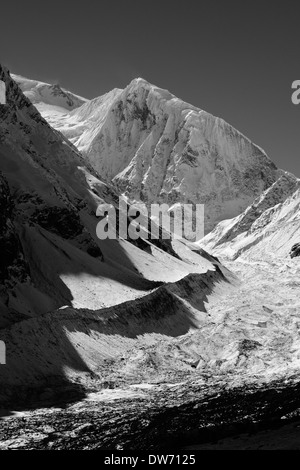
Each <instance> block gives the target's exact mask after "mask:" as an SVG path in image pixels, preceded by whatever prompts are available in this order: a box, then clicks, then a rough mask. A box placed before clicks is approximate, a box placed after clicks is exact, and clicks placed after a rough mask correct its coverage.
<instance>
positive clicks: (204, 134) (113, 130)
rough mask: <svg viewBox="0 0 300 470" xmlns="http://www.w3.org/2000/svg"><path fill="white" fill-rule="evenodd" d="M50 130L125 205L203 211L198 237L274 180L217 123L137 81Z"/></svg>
mask: <svg viewBox="0 0 300 470" xmlns="http://www.w3.org/2000/svg"><path fill="white" fill-rule="evenodd" d="M51 124H52V125H53V126H54V127H56V128H57V129H59V130H60V131H61V132H62V133H64V134H65V135H66V136H67V137H68V138H69V139H70V140H71V141H72V142H73V143H74V144H75V145H76V146H77V147H78V148H79V150H80V151H81V152H82V153H83V154H84V155H85V156H86V157H87V159H88V161H89V162H90V163H91V164H92V166H93V167H94V168H95V169H96V170H97V171H98V172H99V174H100V175H101V176H102V177H103V178H105V179H106V180H109V181H111V180H112V181H113V183H114V184H115V186H116V187H117V188H118V190H119V191H120V192H122V193H125V194H126V195H127V196H128V197H129V198H130V199H131V200H136V201H140V200H141V201H144V202H146V203H148V204H151V203H153V202H165V203H168V204H171V205H172V204H174V203H191V204H196V203H200V204H201V203H202V204H205V222H206V223H205V229H206V232H208V231H210V230H211V229H212V228H213V227H214V226H215V225H216V223H218V222H219V221H220V220H224V219H228V218H230V217H234V216H236V215H238V214H240V213H241V212H242V211H243V210H244V209H246V207H247V206H248V205H249V204H251V203H252V201H253V200H254V199H255V198H256V197H257V196H259V195H260V194H261V193H262V192H263V191H264V190H266V189H267V188H268V187H269V186H270V185H272V184H273V183H274V181H275V180H276V179H277V178H278V170H277V168H276V166H275V164H274V163H272V161H271V160H270V159H269V158H268V156H267V155H266V154H265V152H264V151H263V150H262V149H260V148H259V147H258V146H256V145H254V144H253V143H252V142H251V141H250V140H249V139H248V138H247V137H245V136H244V135H242V134H241V133H240V132H238V131H237V130H236V129H234V128H233V127H232V126H231V125H229V124H227V123H226V122H225V121H224V120H223V119H220V118H217V117H215V116H213V115H211V114H209V113H207V112H205V111H203V110H201V109H198V108H196V107H195V106H192V105H190V104H188V103H185V102H184V101H182V100H180V99H178V98H176V97H175V96H174V95H172V94H171V93H169V92H168V91H166V90H163V89H161V88H158V87H156V86H154V85H151V84H150V83H148V82H147V81H146V80H143V79H141V78H138V79H135V80H133V81H132V82H131V83H130V84H129V86H128V87H127V88H125V89H124V90H119V89H116V90H113V91H112V92H110V93H108V94H106V95H104V96H102V97H100V98H96V99H95V100H92V101H90V102H88V103H86V104H84V105H83V106H82V107H80V108H77V109H75V110H73V111H72V112H70V113H69V114H68V115H65V116H60V117H59V119H53V120H52V121H51Z"/></svg>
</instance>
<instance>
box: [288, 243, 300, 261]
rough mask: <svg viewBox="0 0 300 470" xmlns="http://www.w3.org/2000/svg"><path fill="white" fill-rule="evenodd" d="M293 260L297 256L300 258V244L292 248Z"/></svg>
mask: <svg viewBox="0 0 300 470" xmlns="http://www.w3.org/2000/svg"><path fill="white" fill-rule="evenodd" d="M290 256H291V258H295V257H296V256H300V243H296V244H295V245H293V246H292V248H291V251H290Z"/></svg>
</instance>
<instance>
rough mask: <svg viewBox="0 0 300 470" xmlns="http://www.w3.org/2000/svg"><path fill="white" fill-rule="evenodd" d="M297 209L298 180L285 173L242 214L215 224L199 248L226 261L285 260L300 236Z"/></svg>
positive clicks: (298, 204)
mask: <svg viewBox="0 0 300 470" xmlns="http://www.w3.org/2000/svg"><path fill="white" fill-rule="evenodd" d="M299 209H300V180H299V179H298V178H296V177H295V176H293V175H292V174H290V173H287V172H286V173H284V174H283V175H282V176H281V177H280V178H279V179H278V180H277V181H276V182H275V183H274V184H273V185H272V186H271V187H270V188H268V189H267V190H266V191H265V192H264V193H263V194H262V195H261V196H260V197H258V198H257V199H256V200H255V201H254V202H253V204H251V205H250V206H249V207H248V208H247V209H246V210H245V211H244V212H243V213H242V214H240V215H239V216H237V217H235V218H233V219H231V220H225V221H223V222H221V223H220V224H218V225H217V226H216V227H215V229H214V230H213V231H212V232H211V233H209V234H208V235H207V236H206V237H205V238H204V239H202V240H201V241H200V242H199V245H200V246H201V247H203V248H205V249H207V250H209V251H210V252H212V253H216V254H218V255H224V256H227V257H229V258H237V257H238V256H239V255H241V254H249V256H255V257H265V256H267V257H270V256H278V255H279V254H281V255H283V256H287V255H288V253H289V251H290V249H291V247H292V245H293V243H295V242H296V241H297V239H298V238H299V236H300V212H299ZM297 237H298V238H297Z"/></svg>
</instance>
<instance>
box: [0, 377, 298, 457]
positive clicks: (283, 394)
mask: <svg viewBox="0 0 300 470" xmlns="http://www.w3.org/2000/svg"><path fill="white" fill-rule="evenodd" d="M211 381H213V380H212V378H210V379H209V380H208V381H207V383H206V385H202V386H199V385H198V384H197V383H193V382H192V381H190V382H188V383H186V384H184V385H181V386H180V387H168V386H163V385H160V386H156V387H154V388H152V389H147V390H145V391H144V392H143V397H139V398H134V397H132V398H122V399H113V400H109V401H105V400H104V401H102V402H101V401H100V402H99V401H97V400H93V399H89V400H84V401H81V402H77V403H74V404H72V405H70V406H67V407H64V408H63V407H60V406H59V404H57V405H56V408H54V409H51V408H49V409H45V408H41V409H37V410H35V411H34V410H32V411H29V410H28V411H26V412H25V413H23V416H20V417H13V416H11V417H7V418H5V420H3V421H0V440H1V443H0V449H1V450H6V449H12V448H22V449H40V450H46V449H53V450H63V449H64V450H66V449H70V450H71V449H76V450H93V449H94V450H96V449H97V450H101V449H105V450H107V449H111V450H131V451H147V452H149V451H152V450H155V451H158V450H175V449H176V450H177V451H178V449H182V448H184V447H185V446H188V445H190V446H191V445H192V444H196V445H199V444H204V443H210V442H215V443H216V442H217V441H218V440H220V439H224V438H225V437H228V436H237V435H240V434H242V433H251V435H255V434H256V433H258V432H260V431H262V430H264V431H265V434H266V436H267V435H268V433H270V432H272V430H273V429H274V428H275V429H279V428H280V427H282V426H286V425H287V424H288V423H295V424H296V425H297V423H299V421H300V414H299V409H300V398H299V397H300V385H299V381H298V380H297V378H296V377H295V378H294V379H293V380H290V381H289V382H287V381H286V380H275V381H273V382H270V383H267V384H266V383H257V384H253V383H252V384H251V383H250V384H245V385H243V386H240V387H236V388H230V387H228V385H227V384H226V380H225V379H223V380H221V381H219V382H217V381H216V382H215V383H214V385H213V386H212V382H211ZM297 433H298V434H297ZM294 434H295V436H297V435H299V430H298V429H297V428H295V430H294ZM263 443H264V441H263V440H262V441H261V442H260V445H263ZM237 445H238V442H237ZM250 448H251V447H250ZM297 448H298V449H299V448H300V447H299V439H298V447H297Z"/></svg>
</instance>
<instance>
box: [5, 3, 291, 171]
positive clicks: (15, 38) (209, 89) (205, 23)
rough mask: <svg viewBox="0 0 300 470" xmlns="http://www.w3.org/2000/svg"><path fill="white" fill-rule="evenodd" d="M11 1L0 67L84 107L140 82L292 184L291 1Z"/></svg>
mask: <svg viewBox="0 0 300 470" xmlns="http://www.w3.org/2000/svg"><path fill="white" fill-rule="evenodd" d="M280 3H281V5H279V6H278V5H275V2H274V4H273V2H270V1H259V2H258V1H247V2H245V1H241V0H240V1H239V2H237V1H230V0H226V1H225V0H222V1H221V0H219V1H212V0H205V1H202V0H198V1H194V0H182V1H180V2H179V1H176V0H173V1H169V0H159V1H157V0H148V1H143V0H139V1H138V0H85V1H84V0H82V1H78V0H74V1H72V2H71V1H70V2H69V1H66V0H61V1H60V2H56V1H48V2H46V1H44V0H39V1H33V0H18V1H14V2H6V3H5V4H4V2H2V4H1V21H0V25H1V26H0V31H1V42H0V50H1V57H0V59H1V62H3V63H4V64H5V65H7V66H8V67H9V68H10V70H11V71H12V72H14V73H18V74H21V75H24V76H27V77H29V78H35V79H39V80H43V81H48V82H53V81H56V82H57V81H58V82H59V83H60V85H61V86H63V87H64V88H67V89H70V90H71V91H73V92H76V93H78V94H81V95H83V96H85V97H87V98H92V97H95V96H99V95H101V94H103V93H105V92H107V91H109V90H111V89H112V88H114V87H119V88H123V87H125V86H126V85H127V84H128V83H129V82H130V81H131V80H132V79H133V78H135V77H143V78H145V79H146V80H148V81H150V82H151V83H154V84H155V85H157V86H160V87H162V88H167V89H168V90H169V91H171V92H172V93H174V94H175V95H177V96H178V97H179V98H182V99H183V100H185V101H187V102H189V103H192V104H194V105H196V106H198V107H200V108H202V109H205V110H206V111H208V112H210V113H212V114H215V115H216V116H220V117H222V118H223V119H225V120H226V121H228V122H229V123H230V124H232V125H233V126H235V127H236V128H237V129H238V130H240V131H241V132H243V133H244V134H245V135H246V136H247V137H249V138H250V139H251V140H253V141H254V142H255V143H256V144H258V145H260V146H261V147H263V148H264V149H265V151H266V152H267V153H268V155H269V156H270V157H271V158H272V159H273V161H274V162H275V163H276V164H277V165H279V166H280V167H282V168H284V169H287V170H289V171H292V172H293V173H295V174H296V175H297V176H298V177H300V158H299V157H300V156H299V149H300V105H298V106H295V105H293V104H292V102H291V94H292V89H291V84H292V82H293V81H294V80H297V79H299V80H300V60H299V59H300V58H299V52H300V6H299V5H300V4H299V2H298V6H297V2H293V1H291V0H289V1H285V2H280Z"/></svg>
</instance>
